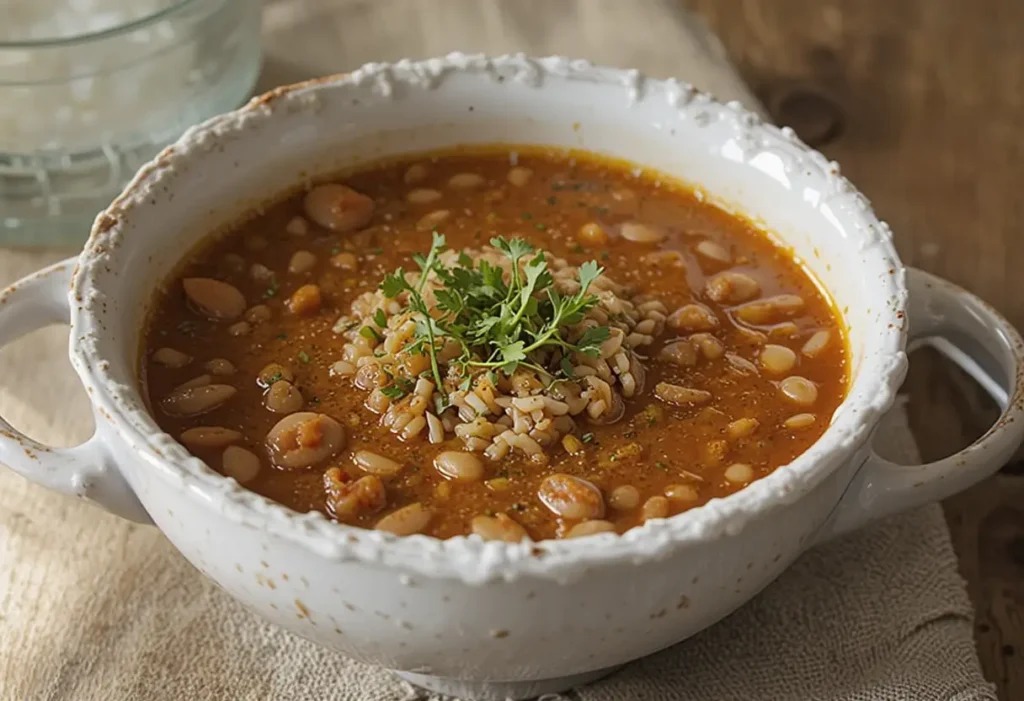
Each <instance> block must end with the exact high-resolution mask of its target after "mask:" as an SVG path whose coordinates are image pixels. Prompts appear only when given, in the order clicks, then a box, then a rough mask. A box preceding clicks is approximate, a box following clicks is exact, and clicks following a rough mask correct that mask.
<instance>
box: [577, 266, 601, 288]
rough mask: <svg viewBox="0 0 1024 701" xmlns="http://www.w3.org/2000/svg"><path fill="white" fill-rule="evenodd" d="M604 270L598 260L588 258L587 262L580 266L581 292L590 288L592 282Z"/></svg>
mask: <svg viewBox="0 0 1024 701" xmlns="http://www.w3.org/2000/svg"><path fill="white" fill-rule="evenodd" d="M603 272H604V268H602V267H601V266H599V265H598V264H597V263H596V262H594V261H592V260H588V261H587V262H586V263H584V264H583V265H581V266H580V294H583V293H584V292H586V291H587V290H588V289H589V288H590V283H592V282H593V281H594V280H596V279H597V278H598V277H599V276H600V275H601V273H603Z"/></svg>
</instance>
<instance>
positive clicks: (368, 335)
mask: <svg viewBox="0 0 1024 701" xmlns="http://www.w3.org/2000/svg"><path fill="white" fill-rule="evenodd" d="M359 335H360V336H362V337H363V338H365V339H366V340H368V341H373V342H374V343H380V342H381V341H382V340H383V339H382V338H381V337H380V334H379V333H377V332H376V331H374V330H373V327H370V326H364V327H363V328H361V329H359Z"/></svg>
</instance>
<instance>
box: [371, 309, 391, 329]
mask: <svg viewBox="0 0 1024 701" xmlns="http://www.w3.org/2000/svg"><path fill="white" fill-rule="evenodd" d="M373 323H375V324H377V326H379V327H381V328H382V329H383V328H386V327H387V325H388V315H387V314H385V313H384V310H383V309H378V310H377V311H376V312H374V313H373Z"/></svg>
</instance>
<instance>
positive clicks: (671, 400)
mask: <svg viewBox="0 0 1024 701" xmlns="http://www.w3.org/2000/svg"><path fill="white" fill-rule="evenodd" d="M654 396H656V397H657V398H658V399H660V400H661V401H663V402H666V403H667V404H672V405H673V406H691V405H693V404H705V403H707V402H709V401H711V392H707V391H705V390H702V389H692V388H690V387H682V386H680V385H673V384H670V383H668V382H659V383H658V384H657V386H656V387H655V388H654Z"/></svg>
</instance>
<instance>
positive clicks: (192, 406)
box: [160, 385, 237, 416]
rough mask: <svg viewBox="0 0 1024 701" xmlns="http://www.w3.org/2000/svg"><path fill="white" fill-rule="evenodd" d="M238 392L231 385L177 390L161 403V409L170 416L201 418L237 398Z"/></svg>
mask: <svg viewBox="0 0 1024 701" xmlns="http://www.w3.org/2000/svg"><path fill="white" fill-rule="evenodd" d="M236 391H237V390H236V389H235V388H234V387H232V386H231V385H206V386H204V387H190V388H186V389H182V390H175V391H173V392H171V393H170V394H169V395H167V397H165V398H164V400H163V401H161V402H160V408H161V409H163V410H164V413H165V414H167V415H169V416H199V415H200V414H205V413H206V412H208V411H213V410H214V409H216V408H217V407H219V406H221V405H222V404H224V403H225V402H226V401H228V400H229V399H231V398H232V397H233V396H235V392H236Z"/></svg>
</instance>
